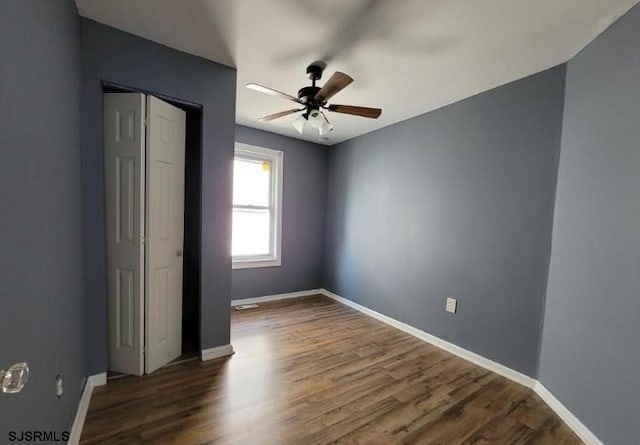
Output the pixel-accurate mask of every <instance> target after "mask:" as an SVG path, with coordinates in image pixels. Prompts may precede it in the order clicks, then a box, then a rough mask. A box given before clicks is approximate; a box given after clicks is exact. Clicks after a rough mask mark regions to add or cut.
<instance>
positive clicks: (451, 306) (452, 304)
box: [446, 298, 458, 314]
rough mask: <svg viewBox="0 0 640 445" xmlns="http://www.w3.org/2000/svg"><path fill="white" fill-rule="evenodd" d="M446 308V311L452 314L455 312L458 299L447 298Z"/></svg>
mask: <svg viewBox="0 0 640 445" xmlns="http://www.w3.org/2000/svg"><path fill="white" fill-rule="evenodd" d="M446 309H447V312H451V313H452V314H455V313H456V311H457V310H458V300H456V299H455V298H447V306H446Z"/></svg>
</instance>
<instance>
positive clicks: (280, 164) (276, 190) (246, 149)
mask: <svg viewBox="0 0 640 445" xmlns="http://www.w3.org/2000/svg"><path fill="white" fill-rule="evenodd" d="M236 155H240V156H243V155H244V156H247V157H251V158H258V159H264V160H268V161H271V165H273V175H272V178H271V181H272V182H271V187H272V189H271V190H272V192H271V193H272V200H273V203H274V206H275V210H276V211H275V212H273V215H272V217H273V221H272V230H273V232H272V234H271V240H272V244H273V245H272V250H273V253H272V254H270V255H263V256H250V257H232V261H231V268H232V269H250V268H256V267H277V266H281V265H282V176H283V168H284V153H283V152H281V151H279V150H272V149H270V148H264V147H257V146H254V145H248V144H241V143H239V142H236V145H235V152H234V158H235V156H236ZM234 207H235V206H234Z"/></svg>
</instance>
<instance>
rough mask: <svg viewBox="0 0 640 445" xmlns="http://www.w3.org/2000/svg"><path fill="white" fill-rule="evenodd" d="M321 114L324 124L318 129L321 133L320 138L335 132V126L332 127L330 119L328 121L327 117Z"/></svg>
mask: <svg viewBox="0 0 640 445" xmlns="http://www.w3.org/2000/svg"><path fill="white" fill-rule="evenodd" d="M320 114H321V116H320V119H321V121H322V123H321V124H320V126H319V127H318V131H319V132H320V136H324V135H325V134H327V133H329V132H330V131H333V125H331V122H329V119H327V116H325V115H324V113H320Z"/></svg>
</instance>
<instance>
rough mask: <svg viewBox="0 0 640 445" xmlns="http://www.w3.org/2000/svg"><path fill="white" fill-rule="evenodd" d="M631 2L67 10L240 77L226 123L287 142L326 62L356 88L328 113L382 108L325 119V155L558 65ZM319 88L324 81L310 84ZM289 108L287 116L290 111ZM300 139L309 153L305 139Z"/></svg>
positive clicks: (260, 1) (188, 0) (94, 4)
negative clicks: (264, 89)
mask: <svg viewBox="0 0 640 445" xmlns="http://www.w3.org/2000/svg"><path fill="white" fill-rule="evenodd" d="M638 1H639V0H483V1H478V0H429V1H427V0H377V1H376V0H315V1H311V0H110V1H104V0H76V3H77V5H78V9H79V11H80V14H81V15H83V16H85V17H89V18H91V19H93V20H96V21H98V22H101V23H105V24H107V25H110V26H112V27H115V28H118V29H121V30H124V31H127V32H129V33H132V34H135V35H138V36H141V37H144V38H147V39H150V40H153V41H156V42H158V43H161V44H164V45H166V46H169V47H172V48H175V49H179V50H182V51H185V52H187V53H191V54H195V55H198V56H201V57H205V58H207V59H211V60H215V61H217V62H220V63H224V64H226V65H230V66H235V67H237V69H238V95H237V116H236V121H237V122H238V123H240V124H243V125H247V126H250V127H255V128H261V129H264V130H268V131H272V132H274V133H280V134H284V135H287V136H292V137H300V135H299V134H298V133H297V132H296V131H295V130H294V129H293V128H292V127H291V121H293V120H294V119H295V116H288V117H285V118H282V119H280V120H277V121H273V122H271V123H261V122H258V121H257V120H256V119H257V118H258V117H260V116H263V115H267V114H271V113H274V112H277V111H282V110H286V109H290V108H295V105H294V104H293V103H291V102H287V101H286V100H282V99H280V98H277V97H272V96H268V95H263V94H260V93H257V92H255V91H251V90H247V89H246V88H245V87H244V85H245V84H246V83H248V82H256V83H260V84H263V85H267V86H270V87H272V88H275V89H278V90H280V91H284V92H287V93H289V94H292V95H295V94H296V92H297V90H298V89H299V88H301V87H302V86H306V85H308V84H309V81H308V80H307V78H306V77H305V68H306V66H307V65H308V64H309V63H310V62H312V61H314V60H317V59H323V58H324V59H328V60H327V62H328V63H327V70H326V72H325V76H324V77H323V80H326V79H327V78H328V77H329V75H330V74H331V73H332V72H333V71H343V72H345V73H347V74H350V75H351V76H352V77H353V78H354V79H355V82H354V83H353V84H351V85H350V86H349V87H347V89H345V90H344V91H342V92H341V93H339V94H338V95H336V96H335V97H334V98H333V100H332V101H331V102H333V103H339V104H349V105H363V106H372V107H380V108H382V109H383V112H382V116H381V117H380V118H379V119H377V120H371V119H365V118H360V117H354V116H347V115H339V114H337V113H330V114H329V116H328V117H329V119H330V120H331V122H332V123H333V125H334V128H335V130H334V131H333V132H331V133H330V135H329V140H328V141H321V143H325V144H327V145H331V144H334V143H337V142H341V141H344V140H346V139H350V138H353V137H355V136H359V135H361V134H364V133H368V132H370V131H374V130H376V129H379V128H382V127H385V126H387V125H390V124H393V123H395V122H398V121H402V120H405V119H408V118H410V117H413V116H416V115H419V114H422V113H425V112H427V111H431V110H434V109H436V108H440V107H442V106H444V105H447V104H451V103H453V102H456V101H458V100H461V99H464V98H466V97H469V96H472V95H475V94H478V93H480V92H483V91H487V90H489V89H491V88H494V87H496V86H499V85H503V84H505V83H508V82H510V81H513V80H516V79H520V78H522V77H525V76H527V75H530V74H533V73H536V72H540V71H542V70H545V69H547V68H550V67H552V66H555V65H558V64H560V63H563V62H566V61H567V60H569V59H571V58H572V57H573V56H574V55H575V54H576V53H577V52H578V51H580V50H581V49H582V48H584V47H585V46H586V45H587V44H588V43H589V42H591V41H592V40H593V39H594V38H595V37H596V36H597V35H598V34H600V33H601V32H602V31H604V30H605V29H606V28H607V27H608V26H609V25H611V24H612V23H613V22H614V21H615V20H617V19H618V18H619V17H620V16H622V15H623V14H624V13H625V12H626V11H628V10H629V9H630V8H631V7H632V6H633V5H635V4H636V3H638ZM320 84H322V81H321V82H320ZM292 105H294V106H292ZM302 138H303V139H307V140H311V141H315V142H318V136H317V135H314V134H313V132H312V131H308V132H305V134H304V135H303V136H302Z"/></svg>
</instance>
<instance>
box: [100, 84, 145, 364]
mask: <svg viewBox="0 0 640 445" xmlns="http://www.w3.org/2000/svg"><path fill="white" fill-rule="evenodd" d="M144 113H145V98H144V95H142V94H128V93H127V94H105V95H104V144H105V145H104V148H105V188H106V219H107V220H106V225H107V280H108V283H107V308H108V319H109V329H108V330H109V370H111V371H116V372H122V373H125V374H133V375H141V374H142V373H143V371H144V367H143V364H144V362H143V341H144V335H143V326H144V318H143V317H144V311H143V303H144V276H143V274H144V249H143V244H142V240H143V236H144V211H143V210H144V195H145V182H144V177H145V174H144V173H145V172H144V170H145V137H146V135H145V131H144Z"/></svg>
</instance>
